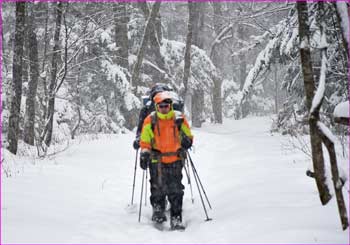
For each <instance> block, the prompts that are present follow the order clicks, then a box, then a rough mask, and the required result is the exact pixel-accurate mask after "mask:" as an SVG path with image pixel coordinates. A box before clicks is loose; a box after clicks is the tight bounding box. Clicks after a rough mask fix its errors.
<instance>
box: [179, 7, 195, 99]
mask: <svg viewBox="0 0 350 245" xmlns="http://www.w3.org/2000/svg"><path fill="white" fill-rule="evenodd" d="M188 15H189V18H188V24H187V37H186V47H185V55H184V76H183V80H182V81H183V85H184V89H183V90H182V91H181V92H180V94H181V97H182V99H183V101H184V103H185V104H186V95H187V90H188V80H189V78H190V75H191V46H192V34H193V23H194V17H195V15H194V3H193V2H191V1H189V2H188Z"/></svg>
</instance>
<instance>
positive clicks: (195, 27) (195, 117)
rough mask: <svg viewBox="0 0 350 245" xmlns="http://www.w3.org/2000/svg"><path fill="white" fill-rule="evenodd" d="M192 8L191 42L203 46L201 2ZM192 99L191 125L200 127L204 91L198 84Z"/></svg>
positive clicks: (194, 4)
mask: <svg viewBox="0 0 350 245" xmlns="http://www.w3.org/2000/svg"><path fill="white" fill-rule="evenodd" d="M192 4H193V8H192V13H190V14H192V15H193V16H192V18H190V19H191V20H192V44H193V45H195V46H197V47H199V48H203V40H202V38H201V37H202V35H201V34H202V33H201V32H202V31H203V28H204V26H203V18H204V14H203V11H202V9H203V4H205V3H203V2H201V3H196V2H193V3H192ZM191 96H192V99H191V115H192V116H191V118H192V125H193V126H194V127H197V128H200V127H201V126H202V121H203V118H202V114H203V105H204V91H203V89H202V88H201V87H200V86H198V87H197V88H194V89H193V92H192V95H191Z"/></svg>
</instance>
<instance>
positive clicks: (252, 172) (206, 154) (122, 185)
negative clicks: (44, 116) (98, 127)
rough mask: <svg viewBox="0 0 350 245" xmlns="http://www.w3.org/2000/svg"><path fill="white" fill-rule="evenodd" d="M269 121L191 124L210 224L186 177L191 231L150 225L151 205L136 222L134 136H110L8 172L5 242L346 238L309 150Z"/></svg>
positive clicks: (4, 201)
mask: <svg viewBox="0 0 350 245" xmlns="http://www.w3.org/2000/svg"><path fill="white" fill-rule="evenodd" d="M270 125H271V121H270V119H269V118H247V119H244V120H240V121H229V120H228V121H226V122H225V123H224V125H210V126H205V127H203V128H201V129H199V130H194V132H193V133H194V135H195V149H194V152H192V158H193V160H194V163H195V165H196V167H197V170H198V172H199V175H200V177H201V180H202V181H203V184H204V187H205V188H206V191H207V194H208V196H209V199H210V201H211V203H212V206H213V210H210V211H209V216H210V217H211V218H213V220H212V221H211V222H204V219H205V214H204V212H203V208H202V206H201V203H200V199H199V196H198V192H197V190H196V186H193V192H194V194H195V203H194V204H192V203H191V201H190V191H189V187H188V185H187V184H185V183H187V180H186V178H185V176H184V179H183V183H184V184H185V186H186V191H185V199H184V212H183V216H184V220H185V222H186V223H187V225H188V227H187V229H186V231H185V232H167V231H166V232H160V231H158V230H156V229H154V228H153V227H152V225H151V222H150V221H149V220H150V216H151V207H150V205H149V204H148V205H147V206H146V207H145V206H143V209H142V218H141V223H138V222H137V219H138V203H139V198H140V188H141V173H142V172H141V170H140V169H139V168H138V170H137V183H136V191H135V203H136V205H134V206H133V207H130V206H128V204H129V203H130V199H131V190H132V177H133V170H134V160H135V151H134V150H133V149H132V147H131V144H132V140H133V137H134V135H133V134H126V135H117V136H115V135H114V136H106V137H103V138H101V139H99V140H94V141H87V142H82V143H80V144H75V145H73V146H72V147H70V148H69V149H68V150H67V151H65V152H63V153H61V154H59V155H56V156H55V158H54V159H52V160H51V161H47V160H45V161H37V162H36V165H35V166H32V165H28V164H26V165H24V166H23V167H22V169H21V171H20V173H19V174H17V175H16V176H14V177H12V178H5V177H4V176H2V210H1V214H2V231H1V232H2V243H159V244H160V243H349V235H348V232H349V230H347V231H345V232H343V231H342V230H341V227H340V221H339V218H338V216H337V207H336V203H335V201H334V200H332V201H331V203H330V204H329V205H327V206H326V207H322V206H321V204H320V202H319V198H318V195H317V190H316V187H315V183H314V180H312V179H311V178H308V177H306V175H305V170H306V168H307V165H308V160H307V159H306V157H305V156H304V155H303V154H301V153H300V152H294V153H291V152H285V151H283V150H282V147H281V144H282V143H283V142H286V140H287V138H286V137H282V136H279V135H274V136H272V135H271V134H270V133H269V128H270ZM148 194H149V190H148ZM345 197H346V199H347V200H348V196H345ZM147 202H148V203H149V201H148V200H147Z"/></svg>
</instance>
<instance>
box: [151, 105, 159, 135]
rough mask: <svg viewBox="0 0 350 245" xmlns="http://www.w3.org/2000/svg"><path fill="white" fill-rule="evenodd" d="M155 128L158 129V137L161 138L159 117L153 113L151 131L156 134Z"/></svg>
mask: <svg viewBox="0 0 350 245" xmlns="http://www.w3.org/2000/svg"><path fill="white" fill-rule="evenodd" d="M155 127H157V129H158V135H159V136H160V130H159V124H158V117H157V114H156V112H155V111H152V112H151V129H152V131H153V132H154V129H155Z"/></svg>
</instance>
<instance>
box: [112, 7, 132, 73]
mask: <svg viewBox="0 0 350 245" xmlns="http://www.w3.org/2000/svg"><path fill="white" fill-rule="evenodd" d="M126 7H127V3H126V2H118V3H114V23H115V42H116V47H118V49H117V51H116V56H117V57H116V62H117V64H118V65H120V66H121V67H123V68H125V69H127V70H129V60H128V59H129V43H128V22H129V16H128V12H127V9H126Z"/></svg>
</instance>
